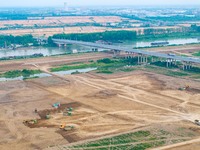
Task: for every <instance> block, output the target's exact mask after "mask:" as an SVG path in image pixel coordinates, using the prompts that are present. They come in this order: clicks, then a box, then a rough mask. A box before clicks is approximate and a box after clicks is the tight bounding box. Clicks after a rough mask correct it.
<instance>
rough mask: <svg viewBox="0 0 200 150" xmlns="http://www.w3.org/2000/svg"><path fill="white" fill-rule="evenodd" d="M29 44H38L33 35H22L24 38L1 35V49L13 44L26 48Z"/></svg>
mask: <svg viewBox="0 0 200 150" xmlns="http://www.w3.org/2000/svg"><path fill="white" fill-rule="evenodd" d="M29 43H32V44H34V45H35V44H37V42H36V40H35V39H34V38H33V36H32V35H22V36H13V35H0V47H6V46H10V45H11V44H19V45H23V46H26V45H28V44H29Z"/></svg>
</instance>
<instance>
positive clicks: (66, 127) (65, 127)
mask: <svg viewBox="0 0 200 150" xmlns="http://www.w3.org/2000/svg"><path fill="white" fill-rule="evenodd" d="M60 129H62V130H64V131H70V130H72V129H74V126H72V125H66V124H65V123H63V124H61V125H60Z"/></svg>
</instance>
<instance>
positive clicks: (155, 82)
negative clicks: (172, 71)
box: [0, 48, 200, 150]
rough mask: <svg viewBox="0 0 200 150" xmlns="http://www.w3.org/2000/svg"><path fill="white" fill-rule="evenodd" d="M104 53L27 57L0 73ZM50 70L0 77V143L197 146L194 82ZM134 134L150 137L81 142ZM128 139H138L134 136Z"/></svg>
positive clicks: (5, 147) (199, 92) (199, 85)
mask: <svg viewBox="0 0 200 150" xmlns="http://www.w3.org/2000/svg"><path fill="white" fill-rule="evenodd" d="M166 51H167V48H166ZM106 56H107V57H111V55H110V54H108V53H107V54H106V53H99V54H98V53H96V54H94V55H91V54H84V55H79V56H73V57H72V56H71V57H67V56H62V57H61V58H62V59H61V58H56V57H54V58H53V59H51V58H50V57H49V58H38V59H37V60H36V59H33V60H31V59H30V60H26V62H25V63H24V62H23V61H22V62H21V61H20V60H19V61H14V60H12V61H6V62H2V63H1V66H2V67H1V72H4V71H9V70H13V69H16V67H18V69H22V68H31V69H34V68H35V67H37V69H40V70H41V71H44V72H47V73H48V72H49V68H50V67H52V66H58V65H61V64H62V63H69V62H70V63H72V62H77V61H78V60H80V61H81V62H84V61H88V60H95V59H99V58H105V57H106ZM59 60H62V61H59ZM64 60H65V61H64ZM10 63H11V64H13V65H11V64H10ZM23 63H24V64H23ZM33 63H36V64H37V65H35V66H34V65H33ZM9 66H10V67H9ZM30 66H32V67H30ZM35 69H36V68H35ZM51 75H52V76H51V77H45V78H36V79H30V80H22V81H7V82H0V106H1V110H0V115H1V120H0V124H1V128H0V135H3V136H1V138H0V149H2V150H10V149H11V148H13V147H15V149H26V150H27V149H48V150H51V149H52V150H57V149H95V150H96V149H109V147H110V148H113V149H115V148H118V147H120V146H123V147H125V148H124V149H126V148H130V149H131V147H130V146H133V145H137V144H138V143H140V144H141V143H142V144H146V143H149V142H157V143H156V144H154V145H153V146H151V147H150V148H155V149H159V148H160V149H176V150H177V149H180V150H183V149H187V147H190V148H191V149H194V150H198V148H199V144H200V126H199V121H198V120H200V115H199V114H200V109H199V108H200V101H199V100H200V82H199V81H198V80H193V79H191V78H177V77H171V76H166V75H162V74H157V73H154V72H148V71H145V70H136V71H132V72H118V73H113V74H97V73H96V72H95V71H92V72H88V73H82V74H73V75H64V76H61V75H55V74H54V73H51ZM135 132H136V133H137V132H139V133H141V132H142V134H144V135H146V134H147V133H149V134H150V133H151V134H152V136H151V134H150V135H149V134H148V136H150V138H149V139H145V138H142V137H141V138H142V141H141V139H139V140H140V141H137V142H136V141H135V142H136V143H134V142H132V141H131V142H132V143H131V144H130V143H126V142H119V143H118V144H117V145H116V144H112V143H113V142H110V144H108V145H107V146H106V145H105V144H102V145H99V146H98V144H97V146H95V144H91V145H92V146H91V147H90V146H89V145H88V146H87V145H86V144H89V143H90V142H94V141H98V140H100V141H101V140H103V139H105V138H107V139H112V138H113V139H114V137H116V136H121V135H123V134H125V135H127V134H131V133H133V135H134V133H135ZM137 134H138V133H137ZM148 136H147V137H148ZM126 137H127V136H126ZM135 139H137V140H138V136H137V137H135ZM158 142H159V143H158ZM98 143H101V142H98ZM81 144H83V145H81ZM76 145H81V147H78V146H77V147H76ZM162 146H163V147H162ZM158 147H159V148H158ZM121 149H123V148H121ZM132 149H133V148H132ZM143 149H144V148H143Z"/></svg>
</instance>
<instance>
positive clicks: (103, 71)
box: [97, 70, 113, 74]
mask: <svg viewBox="0 0 200 150" xmlns="http://www.w3.org/2000/svg"><path fill="white" fill-rule="evenodd" d="M97 73H105V74H112V73H113V72H112V71H110V70H98V71H97Z"/></svg>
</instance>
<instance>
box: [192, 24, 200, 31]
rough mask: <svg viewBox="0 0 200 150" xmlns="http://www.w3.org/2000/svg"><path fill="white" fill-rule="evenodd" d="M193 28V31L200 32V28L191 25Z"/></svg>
mask: <svg viewBox="0 0 200 150" xmlns="http://www.w3.org/2000/svg"><path fill="white" fill-rule="evenodd" d="M191 28H192V29H193V30H195V31H196V32H200V26H197V25H191Z"/></svg>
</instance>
